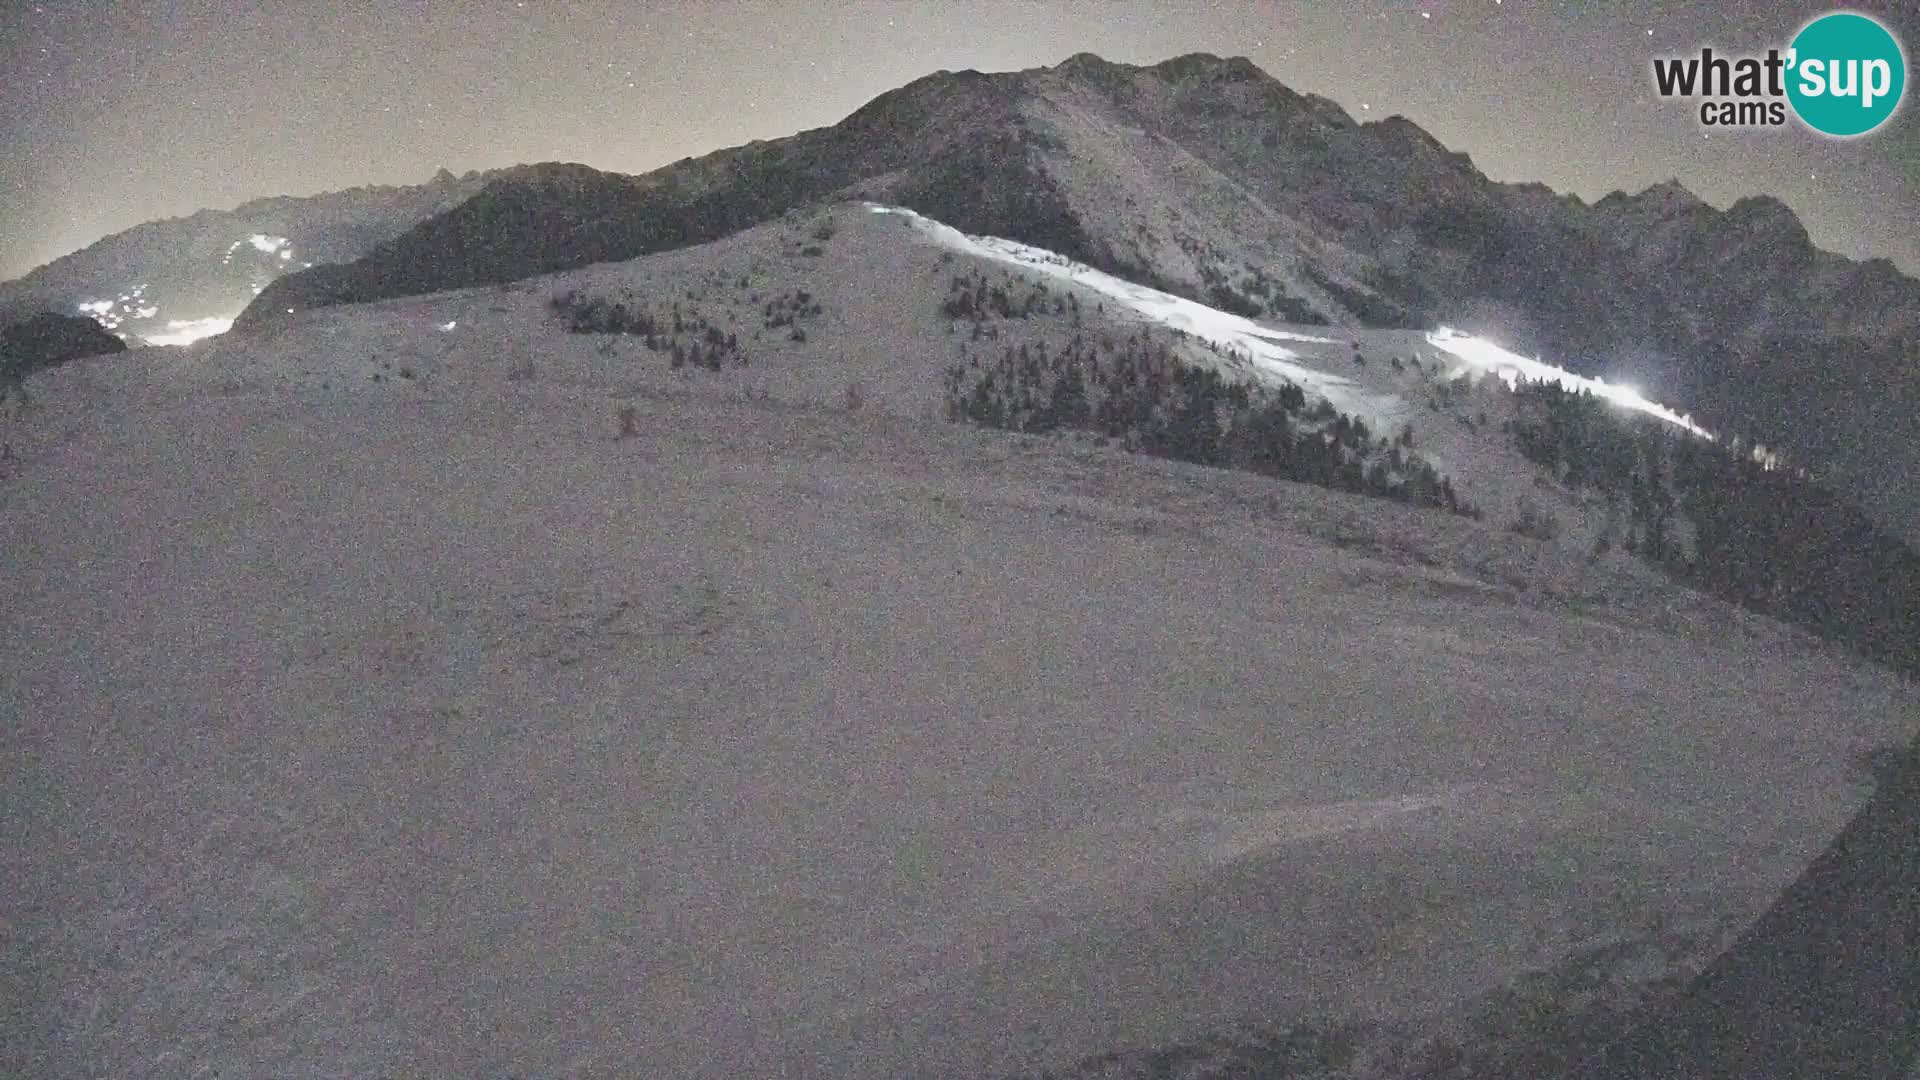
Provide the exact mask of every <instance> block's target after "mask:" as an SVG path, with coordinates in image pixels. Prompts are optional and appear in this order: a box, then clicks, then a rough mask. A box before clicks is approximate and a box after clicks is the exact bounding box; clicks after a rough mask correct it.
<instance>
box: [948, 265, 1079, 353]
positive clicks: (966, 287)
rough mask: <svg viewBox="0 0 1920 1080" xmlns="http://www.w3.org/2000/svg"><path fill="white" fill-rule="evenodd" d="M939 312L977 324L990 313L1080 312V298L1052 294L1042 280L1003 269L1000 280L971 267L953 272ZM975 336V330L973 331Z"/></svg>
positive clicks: (1008, 316)
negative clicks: (1019, 276)
mask: <svg viewBox="0 0 1920 1080" xmlns="http://www.w3.org/2000/svg"><path fill="white" fill-rule="evenodd" d="M940 314H942V315H944V316H946V317H947V318H949V319H971V320H973V321H974V323H975V324H976V325H977V324H979V323H980V322H981V321H983V320H984V319H986V318H987V317H988V316H990V315H997V316H999V317H1000V318H1002V319H1030V318H1032V317H1033V316H1035V315H1036V314H1040V315H1046V314H1052V315H1068V314H1071V315H1072V316H1073V317H1074V318H1075V319H1076V320H1077V319H1078V318H1079V316H1080V299H1079V297H1076V296H1074V295H1073V294H1072V293H1067V294H1065V295H1063V296H1055V295H1053V292H1052V290H1050V289H1048V288H1047V286H1046V284H1045V283H1044V282H1038V281H1032V282H1029V281H1018V280H1015V279H1014V278H1013V276H1012V275H1011V274H1006V273H1003V274H1002V275H1001V280H998V281H995V280H990V279H989V278H988V277H987V275H986V274H984V273H982V272H981V271H979V270H974V271H972V272H971V273H968V274H955V275H953V279H952V280H951V281H950V282H949V283H948V285H947V299H946V302H945V303H943V304H942V305H941V306H940ZM975 336H976V337H977V336H978V335H977V334H976V335H975Z"/></svg>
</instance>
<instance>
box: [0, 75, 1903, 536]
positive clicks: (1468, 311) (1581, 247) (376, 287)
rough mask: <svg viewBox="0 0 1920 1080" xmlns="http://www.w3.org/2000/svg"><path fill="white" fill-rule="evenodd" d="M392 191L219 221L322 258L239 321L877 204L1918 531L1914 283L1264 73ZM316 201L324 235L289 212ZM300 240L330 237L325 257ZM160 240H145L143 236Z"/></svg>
mask: <svg viewBox="0 0 1920 1080" xmlns="http://www.w3.org/2000/svg"><path fill="white" fill-rule="evenodd" d="M384 190H385V192H386V194H385V195H383V196H380V197H377V198H376V197H374V196H371V195H367V196H361V197H359V198H358V200H357V201H356V200H353V199H350V198H349V196H350V195H352V193H343V194H342V195H339V196H324V197H321V199H333V200H344V201H343V202H341V203H339V204H337V205H339V206H340V207H341V209H339V210H323V209H321V208H320V203H321V199H316V200H274V201H270V202H268V203H256V204H249V207H243V208H241V209H240V210H237V211H234V212H232V214H233V215H239V217H235V218H233V219H232V221H231V222H227V221H222V222H220V228H212V227H211V226H212V224H213V223H209V232H210V233H217V234H218V235H219V237H221V239H219V240H217V241H215V240H214V239H213V238H212V237H211V236H210V237H209V239H208V241H207V245H208V247H209V251H211V250H213V248H214V247H216V246H217V244H220V243H231V242H232V237H233V234H234V233H236V232H237V231H239V230H240V229H241V227H242V226H241V225H240V220H241V218H242V217H244V218H245V221H246V224H245V226H244V228H245V230H247V231H261V232H268V233H269V234H270V235H278V236H285V237H288V238H290V239H291V241H292V242H293V243H294V244H296V245H299V246H298V247H296V251H297V252H299V254H298V256H297V258H298V261H299V262H302V263H304V262H307V261H311V262H314V263H316V264H318V265H315V266H313V267H312V268H310V269H303V268H294V267H288V269H294V270H295V272H292V273H288V274H286V275H285V276H278V277H276V279H275V280H273V281H272V282H271V283H270V284H268V285H267V287H266V288H265V291H264V292H263V293H262V294H261V295H260V297H259V298H258V300H257V301H255V302H254V303H253V304H252V305H251V306H250V307H249V308H248V309H247V311H246V312H245V314H244V315H243V316H242V317H241V319H240V321H239V325H240V326H241V327H243V328H244V327H246V326H248V325H258V324H262V323H267V322H271V321H272V320H274V319H276V318H279V317H284V315H285V314H286V312H287V310H288V309H289V308H291V309H295V310H299V309H302V308H310V307H314V306H321V305H329V304H340V303H354V302H361V301H370V300H377V299H383V298H388V297H395V296H404V295H413V294H420V293H426V292H432V291H438V290H443V289H448V288H457V287H465V286H472V285H480V284H488V283H494V282H502V281H508V280H515V279H519V278H524V277H527V276H531V275H534V274H539V273H544V272H549V271H554V270H560V269H566V268H570V267H577V266H582V265H586V264H589V263H595V262H608V261H619V260H624V259H628V258H633V257H635V256H639V255H643V254H647V253H651V252H655V251H660V250H665V249H670V248H675V247H681V246H686V245H690V244H695V243H701V242H704V241H708V240H713V239H716V238H718V237H721V236H724V235H728V234H730V233H733V232H736V231H738V230H740V229H743V228H746V227H748V226H751V225H755V224H758V223H761V222H765V221H768V220H770V219H773V218H776V217H779V216H780V215H782V214H783V213H786V212H787V211H789V210H792V209H795V208H797V207H801V206H804V205H808V204H811V203H816V202H819V201H822V200H829V199H836V198H850V197H851V198H869V199H874V200H880V201H885V202H889V203H894V204H898V205H903V206H906V207H909V208H912V209H914V210H917V211H919V212H921V213H924V214H926V215H928V216H930V217H933V218H936V219H938V220H940V221H943V222H946V223H948V224H950V225H953V226H955V227H957V228H960V229H962V230H964V231H966V232H970V233H976V234H988V235H996V236H1002V237H1007V238H1009V239H1014V240H1019V241H1023V242H1026V243H1029V244H1033V245H1036V246H1040V247H1045V248H1048V249H1051V250H1053V251H1057V252H1060V253H1061V254H1064V255H1068V256H1070V257H1073V258H1076V259H1079V260H1082V261H1085V262H1088V263H1091V264H1093V265H1095V266H1097V267H1100V268H1102V269H1105V270H1108V271H1110V272H1113V273H1116V274H1119V275H1121V276H1124V277H1127V278H1130V279H1132V280H1136V281H1139V282H1141V283H1144V284H1150V285H1153V286H1156V287H1158V288H1162V289H1166V290H1168V291H1171V292H1175V293H1178V294H1180V295H1184V296H1188V297H1191V298H1193V299H1196V300H1200V301H1202V302H1204V303H1208V304H1211V305H1213V306H1215V307H1221V308H1225V309H1227V310H1231V311H1235V312H1238V313H1242V314H1249V315H1257V316H1260V317H1265V318H1270V319H1275V320H1281V321H1287V322H1300V323H1329V324H1334V325H1362V326H1374V327H1378V326H1419V327H1426V326H1431V325H1434V324H1438V323H1449V324H1452V325H1455V326H1460V327H1464V328H1467V329H1471V330H1477V331H1480V332H1483V333H1486V334H1489V335H1491V336H1494V337H1497V338H1498V339H1500V340H1501V341H1502V342H1503V343H1505V344H1507V345H1509V346H1511V347H1514V348H1516V349H1519V350H1522V351H1538V352H1541V353H1544V354H1547V355H1549V356H1551V357H1553V358H1556V359H1558V360H1560V361H1561V362H1562V363H1564V364H1565V365H1566V366H1568V367H1570V368H1573V369H1575V370H1579V371H1583V372H1585V373H1588V374H1602V375H1607V376H1610V377H1613V378H1616V379H1619V378H1630V379H1632V380H1634V381H1636V382H1639V383H1641V384H1642V385H1644V386H1645V387H1647V388H1648V389H1649V390H1650V391H1652V392H1653V393H1654V394H1656V395H1657V396H1658V397H1660V398H1662V399H1663V400H1666V401H1668V402H1670V403H1677V404H1680V405H1682V406H1683V407H1685V408H1688V409H1690V410H1691V411H1692V412H1693V413H1694V414H1695V415H1696V416H1698V417H1699V418H1700V419H1701V420H1702V421H1703V422H1704V423H1705V424H1706V426H1708V427H1709V428H1711V429H1720V430H1728V431H1737V432H1742V433H1745V434H1746V435H1748V436H1749V437H1752V438H1757V439H1759V440H1760V441H1762V442H1764V443H1767V444H1768V445H1770V446H1774V447H1776V448H1777V449H1780V450H1782V451H1784V452H1785V453H1786V454H1787V456H1788V457H1789V458H1790V459H1792V460H1794V461H1795V462H1796V464H1801V465H1804V466H1806V467H1808V468H1809V469H1811V470H1813V471H1815V472H1816V473H1821V474H1828V475H1829V476H1830V479H1832V480H1833V481H1834V482H1836V483H1837V484H1839V485H1842V486H1846V487H1848V488H1851V489H1853V490H1854V491H1855V493H1856V494H1858V495H1859V496H1860V497H1861V499H1862V500H1863V501H1864V502H1866V503H1868V504H1869V505H1870V506H1873V507H1875V508H1876V509H1877V510H1878V511H1880V512H1881V513H1882V515H1883V516H1884V517H1885V518H1887V519H1888V520H1890V521H1892V522H1893V523H1895V524H1896V525H1897V526H1899V527H1900V528H1902V530H1903V531H1905V532H1906V533H1907V534H1908V535H1910V536H1913V535H1920V500H1916V498H1915V496H1914V494H1913V493H1912V492H1909V491H1906V490H1904V486H1905V485H1904V478H1905V476H1906V475H1910V474H1912V473H1913V472H1914V471H1916V470H1920V419H1916V418H1917V417H1920V281H1916V280H1914V279H1912V278H1909V277H1906V276H1904V275H1902V274H1901V273H1900V272H1899V271H1898V270H1897V269H1896V268H1895V267H1894V266H1893V265H1892V264H1891V263H1889V262H1887V261H1885V260H1870V261H1866V262H1856V261H1852V260H1849V259H1846V258H1843V257H1841V256H1839V255H1835V254H1832V253H1829V252H1824V251H1821V250H1818V249H1817V248H1815V247H1814V246H1813V244H1812V243H1811V242H1810V241H1809V239H1808V237H1807V233H1806V230H1805V229H1804V228H1803V227H1802V226H1801V224H1800V222H1799V221H1798V219H1796V218H1795V216H1794V215H1793V213H1792V211H1791V210H1789V209H1788V208H1787V207H1786V206H1785V205H1784V204H1782V203H1780V202H1779V201H1777V200H1775V199H1771V198H1767V197H1752V198H1747V199H1743V200H1741V201H1739V202H1737V203H1735V204H1734V205H1733V206H1732V207H1730V208H1729V209H1727V210H1724V211H1722V210H1718V209H1715V208H1714V207H1712V206H1709V205H1707V204H1706V203H1704V202H1702V201H1701V200H1700V199H1698V198H1696V197H1695V196H1693V195H1692V194H1691V193H1689V192H1688V191H1687V190H1686V189H1685V188H1683V187H1681V186H1680V185H1679V184H1678V183H1673V182H1670V183H1666V184H1660V185H1657V186H1655V187H1652V188H1649V189H1647V190H1646V191H1643V192H1640V193H1639V194H1636V195H1628V194H1624V193H1615V194H1613V195H1610V196H1608V197H1606V198H1604V199H1601V200H1599V201H1598V202H1596V203H1593V204H1587V203H1585V202H1584V201H1582V200H1581V199H1579V198H1577V197H1575V196H1571V195H1558V194H1556V193H1554V192H1552V191H1550V190H1549V189H1547V188H1545V187H1544V186H1541V185H1537V184H1531V185H1529V184H1520V185H1515V184H1503V183H1498V182H1495V181H1492V180H1490V179H1488V178H1487V177H1486V176H1485V175H1483V174H1482V173H1481V172H1480V171H1479V170H1478V169H1476V168H1475V167H1474V165H1473V163H1472V161H1471V160H1470V159H1469V158H1468V157H1467V156H1466V155H1465V154H1461V153H1455V152H1451V151H1449V150H1448V149H1447V148H1446V147H1445V146H1443V145H1441V144H1440V143H1439V142H1438V141H1437V140H1435V139H1434V138H1433V137H1432V136H1431V135H1429V134H1427V133H1426V132H1425V131H1423V130H1421V129H1420V128H1419V127H1418V126H1417V125H1415V124H1413V123H1412V122H1410V121H1408V120H1406V119H1404V118H1401V117H1391V118H1388V119H1385V120H1381V121H1377V122H1371V123H1360V122H1357V121H1355V120H1354V119H1353V118H1352V117H1351V116H1349V115H1348V114H1347V113H1346V112H1345V111H1344V110H1342V109H1341V108H1340V107H1339V106H1338V105H1336V104H1334V103H1333V102H1331V101H1328V100H1326V99H1324V98H1320V97H1316V96H1313V95H1303V94H1299V93H1296V92H1294V91H1293V90H1290V89H1288V88H1287V87H1286V86H1284V85H1282V84H1281V83H1279V82H1278V81H1276V80H1274V79H1273V78H1272V77H1270V76H1268V75H1267V74H1266V73H1265V72H1263V71H1261V70H1260V69H1259V68H1258V67H1256V66H1255V65H1254V64H1253V63H1251V62H1250V61H1248V60H1246V59H1244V58H1231V59H1222V58H1220V57H1216V56H1211V55H1205V54H1195V55H1189V56H1182V57H1178V58H1175V59H1172V60H1168V61H1166V62H1164V63H1160V64H1156V65H1152V66H1131V65H1125V64H1116V63H1110V62H1108V61H1105V60H1102V59H1100V58H1099V57H1097V56H1093V55H1091V54H1085V53H1083V54H1080V55H1077V56H1074V57H1072V58H1070V59H1068V60H1067V61H1065V62H1064V63H1061V64H1059V65H1057V66H1055V67H1052V68H1043V69H1034V70H1028V71H1021V72H1010V73H1004V74H982V73H979V72H974V71H964V72H957V73H954V72H940V73H936V74H934V75H930V76H928V77H926V78H923V79H920V80H917V81H915V82H913V83H910V84H908V85H906V86H904V87H901V88H899V89H897V90H894V91H890V92H888V93H886V94H883V95H881V96H880V97H878V98H876V99H875V100H873V101H872V102H870V103H868V104H867V105H866V106H864V107H862V108H861V109H859V110H858V111H856V112H855V113H853V114H852V115H850V116H848V117H847V118H846V119H845V120H843V121H841V122H840V123H838V124H835V125H833V126H831V127H826V128H819V129H815V130H811V131H806V132H802V133H800V134H797V135H794V136H791V137H788V138H784V139H778V140H773V141H768V142H754V143H750V144H747V145H745V146H741V147H736V148H733V149H728V150H722V151H719V152H716V153H713V154H709V155H706V156H704V157H701V158H697V159H686V160H682V161H680V162H676V163H674V164H672V165H669V166H666V167H664V168H661V169H658V170H655V171H654V172H651V173H647V174H645V175H642V176H625V175H618V174H612V173H605V172H600V171H597V170H595V169H591V168H588V167H586V166H583V165H568V164H545V165H536V166H525V167H520V168H516V169H512V170H506V171H503V172H501V173H498V174H490V175H487V176H473V175H470V176H469V177H464V178H459V179H457V180H456V179H453V178H451V177H443V178H441V180H440V181H438V182H436V183H435V184H430V185H427V186H425V187H423V188H411V189H384ZM304 203H310V204H313V209H312V211H311V216H310V217H309V218H307V219H303V220H302V221H295V220H294V215H295V213H296V211H295V209H294V208H295V207H296V206H299V205H302V204H304ZM349 205H350V206H352V207H353V209H352V210H351V211H349V210H348V209H346V208H347V207H348V206H349ZM263 206H278V207H281V211H280V212H281V213H282V214H283V215H284V218H283V219H281V220H276V221H275V222H273V223H272V225H271V228H270V226H269V224H268V223H267V222H266V221H265V220H264V215H263V214H261V213H260V212H259V211H257V210H256V211H255V212H254V213H253V214H252V215H251V216H249V215H247V214H246V212H247V211H248V210H249V208H258V207H263ZM375 206H384V207H385V209H383V210H381V211H380V212H374V210H373V208H374V207H375ZM301 212H306V211H301ZM205 216H206V215H196V217H195V218H190V219H186V220H187V221H188V222H193V221H197V220H200V219H201V218H203V217H205ZM336 219H342V220H346V221H350V222H351V224H350V225H342V224H339V223H337V221H336ZM306 221H311V222H312V226H311V228H312V231H313V234H314V236H316V237H317V236H321V235H324V236H327V237H329V238H330V239H328V240H326V241H324V242H323V241H320V240H318V239H308V238H307V237H306V233H305V232H304V231H303V230H305V229H307V228H308V225H307V224H306ZM329 222H334V223H331V224H330V223H329ZM178 227H179V223H172V222H169V223H159V224H157V225H154V226H142V228H141V229H136V230H133V231H132V232H130V233H127V234H121V236H120V237H114V238H109V239H108V240H106V241H102V242H101V244H99V245H95V247H94V248H89V249H88V250H87V251H86V252H82V253H80V254H79V255H75V256H70V257H68V259H63V260H60V262H57V263H55V264H53V265H52V266H50V267H47V268H45V269H44V270H43V271H36V272H35V275H30V277H29V279H28V280H29V281H32V280H33V279H34V277H35V276H44V275H47V273H48V272H49V271H55V270H56V268H62V269H61V273H62V274H65V275H66V276H65V277H64V278H55V280H59V281H61V282H63V283H70V282H73V281H77V280H78V279H79V278H81V277H84V276H85V275H84V273H83V272H81V271H82V270H83V268H84V267H85V266H86V265H88V264H87V263H85V262H81V263H77V264H76V263H74V260H84V259H86V258H88V257H90V253H93V252H95V251H96V249H100V248H103V247H107V246H109V245H119V247H117V248H116V249H115V250H120V249H123V248H129V247H130V248H132V249H133V250H135V251H141V250H144V249H147V248H154V247H158V248H160V249H165V248H167V247H168V246H169V245H170V244H174V243H178V241H172V240H169V239H167V237H168V236H169V235H170V234H169V233H168V232H167V230H168V229H177V228H178ZM222 229H224V231H221V230H222ZM142 230H154V231H150V232H148V233H147V234H145V239H143V240H142V241H141V242H140V243H138V244H134V243H133V242H132V241H130V240H128V239H127V238H129V237H133V236H134V235H135V234H140V233H141V232H142ZM163 254H164V252H163V251H162V252H158V253H155V254H153V255H150V256H147V255H143V256H141V259H144V260H145V261H144V262H141V261H140V259H125V258H123V259H120V260H119V261H121V262H123V263H125V264H127V265H133V264H135V263H139V264H140V265H159V264H160V261H161V259H162V258H163ZM205 257H206V256H205V254H204V253H201V254H198V255H195V256H194V257H193V259H192V260H189V261H194V260H198V261H197V262H195V265H198V262H203V261H204V260H205ZM113 261H114V260H112V259H109V260H108V262H109V263H112V262H113ZM283 262H284V260H283ZM65 264H72V265H65ZM63 267H64V268H63ZM122 280H125V276H124V275H123V276H122ZM8 288H11V287H8ZM203 291H204V290H203ZM249 292H250V288H249ZM69 293H71V289H69ZM230 293H231V290H228V292H227V293H223V294H222V295H223V296H226V295H230ZM7 295H8V294H7V293H5V292H4V291H0V305H4V303H5V299H6V297H7Z"/></svg>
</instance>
